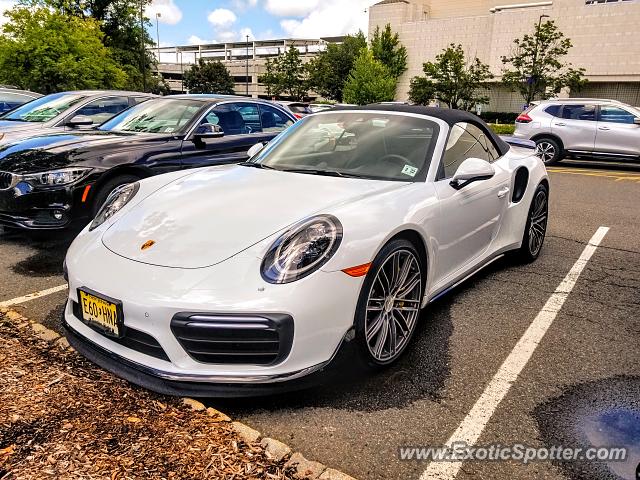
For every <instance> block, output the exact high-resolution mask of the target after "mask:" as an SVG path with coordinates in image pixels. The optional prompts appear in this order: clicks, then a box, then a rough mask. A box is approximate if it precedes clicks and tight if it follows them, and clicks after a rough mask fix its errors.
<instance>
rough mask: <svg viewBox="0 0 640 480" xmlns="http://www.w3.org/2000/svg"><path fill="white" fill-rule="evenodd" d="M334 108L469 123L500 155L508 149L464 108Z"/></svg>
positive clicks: (452, 123) (503, 142)
mask: <svg viewBox="0 0 640 480" xmlns="http://www.w3.org/2000/svg"><path fill="white" fill-rule="evenodd" d="M336 110H365V111H366V110H378V111H383V112H403V113H413V114H416V115H427V116H429V117H434V118H438V119H440V120H442V121H444V122H446V123H448V124H449V126H453V125H455V124H456V123H461V122H462V123H471V124H473V125H475V126H476V127H478V128H480V129H482V131H484V132H485V134H486V135H487V137H489V138H490V139H492V140H493V143H494V144H495V145H496V147H497V149H498V151H499V152H500V155H501V156H502V155H504V154H506V153H507V152H508V151H509V144H507V143H506V142H505V141H504V140H502V139H501V138H500V137H499V136H498V135H496V134H495V133H494V132H493V130H491V129H490V128H489V126H488V125H487V124H486V123H485V122H484V121H483V120H482V119H481V118H480V117H478V116H476V115H474V114H473V113H469V112H465V111H464V110H455V109H451V108H436V107H423V106H421V105H380V104H378V105H376V104H374V105H366V106H364V107H350V106H349V107H348V106H340V107H336Z"/></svg>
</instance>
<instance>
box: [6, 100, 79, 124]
mask: <svg viewBox="0 0 640 480" xmlns="http://www.w3.org/2000/svg"><path fill="white" fill-rule="evenodd" d="M85 98H87V97H86V96H84V95H78V94H72V93H54V94H52V95H47V96H44V97H41V98H38V99H37V100H33V101H32V102H29V103H25V104H24V105H22V106H21V107H18V108H16V109H15V110H12V111H10V112H9V113H7V114H6V115H3V116H2V117H0V120H13V121H18V122H39V123H42V122H48V121H49V120H52V119H54V118H55V117H57V116H58V115H60V114H61V113H64V112H65V111H66V110H68V109H69V108H71V107H72V106H74V105H75V104H77V103H78V102H80V101H82V100H84V99H85Z"/></svg>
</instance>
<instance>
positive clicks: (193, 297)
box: [63, 105, 549, 396]
mask: <svg viewBox="0 0 640 480" xmlns="http://www.w3.org/2000/svg"><path fill="white" fill-rule="evenodd" d="M327 126H331V128H329V129H327V128H326V127H327ZM328 136H331V137H333V140H332V141H326V138H327V137H328ZM354 137H355V141H354ZM345 139H346V140H345ZM251 150H252V152H251V153H252V154H253V156H252V158H251V159H250V160H249V161H248V162H245V163H243V164H240V165H228V166H221V167H212V168H203V169H198V170H196V171H192V172H177V173H171V174H167V175H162V176H159V177H154V178H150V179H145V180H142V181H139V182H135V183H132V184H130V185H127V186H125V187H123V188H121V189H119V190H118V191H116V192H114V193H113V194H112V196H111V197H110V198H109V199H108V200H107V202H106V203H105V205H104V206H103V207H102V208H101V209H100V212H99V213H98V215H97V216H96V218H95V219H94V221H93V223H92V224H91V225H90V226H88V227H87V228H86V229H85V230H84V231H83V232H82V233H81V234H80V235H79V236H78V238H76V240H75V241H74V242H73V244H72V245H71V248H70V249H69V251H68V254H67V257H66V271H67V278H68V282H69V299H68V303H67V305H66V308H65V310H64V318H63V322H64V324H65V325H66V329H67V332H68V333H67V335H68V339H69V342H70V343H71V344H72V345H73V346H74V348H75V349H76V350H77V351H79V352H81V353H82V354H84V355H85V356H87V357H88V358H90V359H91V360H93V361H94V362H96V363H98V364H100V365H102V366H103V367H105V368H106V369H108V370H110V371H111V372H113V373H115V374H116V375H119V376H121V377H124V378H126V379H128V380H129V381H131V382H133V383H136V384H140V385H143V386H145V387H147V388H150V389H152V390H155V391H158V392H163V393H168V394H173V395H177V394H188V395H189V396H211V395H213V396H240V395H255V394H262V393H269V392H273V391H282V390H283V389H284V390H286V389H290V388H299V387H301V386H306V385H308V384H309V383H312V382H313V380H314V379H313V374H314V373H317V372H320V371H322V370H323V369H327V368H329V367H330V365H331V362H332V359H334V358H337V357H340V356H342V355H343V352H345V351H349V352H351V351H355V353H356V357H355V359H356V361H359V362H360V363H361V364H363V365H367V366H369V367H371V368H373V369H376V368H382V367H385V366H389V365H391V364H392V363H394V362H396V361H397V360H398V359H399V358H400V356H401V355H402V353H403V352H404V351H405V349H406V348H407V346H408V345H409V343H410V341H411V338H412V336H413V334H414V332H415V330H416V324H417V322H418V318H419V314H420V310H421V308H422V307H425V306H426V305H427V304H429V302H432V301H434V300H435V299H437V298H438V297H440V296H442V295H444V294H445V293H447V292H448V291H450V290H451V289H452V288H453V287H454V286H455V285H456V284H457V283H459V282H461V281H463V279H465V278H467V277H468V276H469V275H471V274H472V273H474V272H476V271H478V270H479V269H481V268H482V267H483V266H485V265H487V264H489V263H490V262H491V261H493V260H495V259H496V258H498V257H500V256H502V255H503V254H505V253H513V254H514V255H515V256H516V257H517V258H518V259H520V260H523V261H527V262H530V261H533V260H535V259H536V258H537V257H538V255H539V254H540V251H541V249H542V246H543V242H544V237H545V232H546V227H547V211H548V210H547V208H548V194H549V183H548V178H547V173H546V171H545V167H544V165H543V163H542V161H541V160H540V159H539V158H538V157H537V156H536V155H535V149H534V148H533V147H531V148H528V149H527V148H520V147H511V146H510V145H508V144H507V143H505V142H504V141H502V140H501V139H500V138H499V137H497V136H496V135H494V134H493V133H492V132H491V130H490V129H489V128H488V127H487V125H486V124H485V123H484V122H482V120H480V119H479V118H477V117H476V116H474V115H472V114H470V113H467V112H461V111H456V110H449V109H432V108H426V107H418V106H378V105H375V106H369V107H362V108H352V109H344V110H332V111H328V112H320V113H317V114H314V115H310V116H308V117H306V118H305V119H303V120H301V121H300V122H298V123H296V125H295V126H294V127H292V128H290V129H288V130H287V131H285V132H284V133H283V134H282V135H281V136H280V137H278V139H277V140H276V141H273V142H271V143H270V144H269V145H268V146H266V147H264V148H263V146H262V145H257V146H255V147H253V148H252V149H251ZM452 219H453V221H452ZM342 358H343V359H344V357H342ZM347 358H351V357H347Z"/></svg>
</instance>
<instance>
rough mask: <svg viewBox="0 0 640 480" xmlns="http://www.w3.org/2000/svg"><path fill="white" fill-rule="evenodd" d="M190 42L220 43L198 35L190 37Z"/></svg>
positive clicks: (196, 43)
mask: <svg viewBox="0 0 640 480" xmlns="http://www.w3.org/2000/svg"><path fill="white" fill-rule="evenodd" d="M188 42H189V45H204V44H207V43H218V42H216V41H215V40H205V39H203V38H200V37H199V36H197V35H191V36H190V37H189V40H188Z"/></svg>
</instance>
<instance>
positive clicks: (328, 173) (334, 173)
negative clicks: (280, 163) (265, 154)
mask: <svg viewBox="0 0 640 480" xmlns="http://www.w3.org/2000/svg"><path fill="white" fill-rule="evenodd" d="M282 171H283V172H291V173H306V174H308V175H324V176H325V177H342V178H366V177H364V176H362V175H358V174H356V173H343V172H338V171H336V170H319V169H315V168H291V169H285V170H282Z"/></svg>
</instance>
